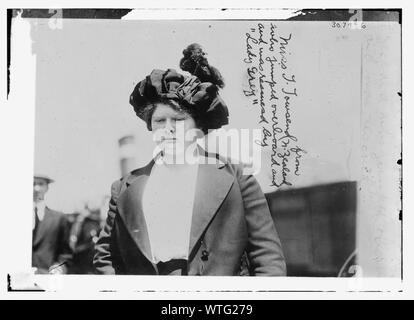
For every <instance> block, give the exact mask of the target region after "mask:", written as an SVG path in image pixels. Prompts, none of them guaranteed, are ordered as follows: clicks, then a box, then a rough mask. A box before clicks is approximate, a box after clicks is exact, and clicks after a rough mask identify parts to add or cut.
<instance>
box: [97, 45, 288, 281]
mask: <svg viewBox="0 0 414 320" xmlns="http://www.w3.org/2000/svg"><path fill="white" fill-rule="evenodd" d="M180 67H181V68H182V69H183V70H185V71H189V72H190V73H191V74H192V76H190V77H185V76H183V75H181V74H179V73H177V72H176V71H175V70H173V69H168V70H166V71H163V70H154V71H153V72H152V73H151V74H150V75H149V76H147V77H146V79H144V80H142V81H141V82H139V83H138V84H137V85H136V87H135V89H134V91H133V92H132V94H131V97H130V103H131V104H132V105H133V107H134V110H135V112H136V114H137V116H138V117H139V118H141V119H142V120H144V121H146V123H147V127H148V129H149V130H151V131H153V134H154V139H155V141H156V143H157V147H158V150H159V153H157V155H156V156H155V158H154V159H153V160H152V161H151V162H150V163H149V164H148V165H147V166H145V167H143V168H140V169H137V170H135V171H133V172H131V174H130V175H129V176H127V177H125V178H123V179H121V180H118V181H116V182H114V183H113V185H112V190H111V195H112V197H111V201H110V205H109V212H108V218H107V221H106V225H105V227H104V228H103V230H102V231H101V234H100V237H99V240H98V242H97V245H96V254H95V257H94V265H95V267H96V270H97V272H98V273H101V274H141V275H157V274H158V275H223V276H230V275H241V274H251V275H258V276H283V275H285V274H286V266H285V261H284V257H283V253H282V249H281V245H280V241H279V238H278V235H277V232H276V229H275V226H274V223H273V220H272V218H271V215H270V212H269V208H268V206H267V202H266V199H265V197H264V195H263V193H262V191H261V189H260V187H259V185H258V183H257V181H256V180H255V178H254V177H253V176H247V175H243V173H242V167H241V166H239V165H234V164H232V163H230V162H229V161H228V160H227V159H223V158H221V157H220V156H218V155H217V154H208V153H206V152H205V151H203V150H201V148H199V147H198V146H197V143H196V140H197V138H199V137H200V136H201V135H202V134H207V133H208V131H209V130H211V129H217V128H220V127H221V126H223V125H225V124H227V123H228V111H227V107H226V105H225V103H224V102H223V100H222V99H221V97H220V96H219V94H218V90H219V87H223V86H224V82H223V79H222V77H221V75H220V73H219V72H218V70H217V69H216V68H214V67H212V66H210V65H209V64H208V62H207V59H205V57H204V52H203V51H202V49H201V47H200V46H199V45H197V44H193V45H190V46H189V47H188V48H187V49H186V50H184V57H183V59H182V60H181V62H180Z"/></svg>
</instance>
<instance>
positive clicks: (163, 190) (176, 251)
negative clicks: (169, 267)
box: [142, 161, 198, 263]
mask: <svg viewBox="0 0 414 320" xmlns="http://www.w3.org/2000/svg"><path fill="white" fill-rule="evenodd" d="M193 163H195V164H180V165H175V166H171V165H167V164H165V163H164V162H163V161H156V163H155V164H154V166H153V168H152V171H151V174H150V176H149V178H148V181H147V183H146V186H145V190H144V194H143V198H142V208H143V212H144V216H145V221H146V224H147V229H148V236H149V240H150V246H151V253H152V260H153V262H154V263H158V262H160V261H161V262H165V261H169V260H172V259H188V254H189V253H188V250H189V242H190V232H191V218H192V213H193V206H194V196H195V187H196V180H197V173H198V161H194V162H193Z"/></svg>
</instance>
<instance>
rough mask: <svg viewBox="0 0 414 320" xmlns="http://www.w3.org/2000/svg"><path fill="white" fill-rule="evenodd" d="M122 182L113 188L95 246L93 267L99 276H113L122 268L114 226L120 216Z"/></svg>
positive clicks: (116, 183)
mask: <svg viewBox="0 0 414 320" xmlns="http://www.w3.org/2000/svg"><path fill="white" fill-rule="evenodd" d="M121 185H122V182H121V180H118V181H115V182H114V183H113V184H112V186H111V199H110V201H109V210H108V215H107V218H106V222H105V225H104V227H103V229H102V230H101V232H100V234H99V238H98V241H97V242H96V245H95V255H94V258H93V265H94V267H95V271H96V273H98V274H109V275H111V274H112V275H113V274H115V273H118V272H117V271H118V270H119V269H120V268H121V264H122V263H121V259H120V256H119V252H118V246H117V243H116V236H115V229H114V224H115V220H116V216H117V215H118V209H117V200H118V196H119V193H120V189H121Z"/></svg>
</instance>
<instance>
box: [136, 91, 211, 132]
mask: <svg viewBox="0 0 414 320" xmlns="http://www.w3.org/2000/svg"><path fill="white" fill-rule="evenodd" d="M159 104H165V105H167V106H169V107H171V108H172V109H173V110H175V111H177V112H183V113H186V114H188V115H190V116H191V117H192V118H193V119H194V122H195V124H196V127H197V129H200V130H201V131H202V132H203V133H204V134H207V133H208V129H209V128H208V123H207V122H206V121H205V119H203V117H201V116H200V115H198V114H197V113H196V112H195V110H194V109H189V108H185V107H183V106H181V105H180V104H179V103H178V102H177V101H176V100H173V99H159V100H158V101H153V102H150V103H147V105H146V106H145V108H144V112H145V122H146V124H147V128H148V130H149V131H152V127H151V119H152V115H153V114H154V111H155V109H156V108H157V106H158V105H159Z"/></svg>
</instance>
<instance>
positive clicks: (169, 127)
mask: <svg viewBox="0 0 414 320" xmlns="http://www.w3.org/2000/svg"><path fill="white" fill-rule="evenodd" d="M165 130H166V131H168V132H171V133H174V131H175V125H174V124H173V122H172V120H171V119H167V121H166V123H165Z"/></svg>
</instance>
